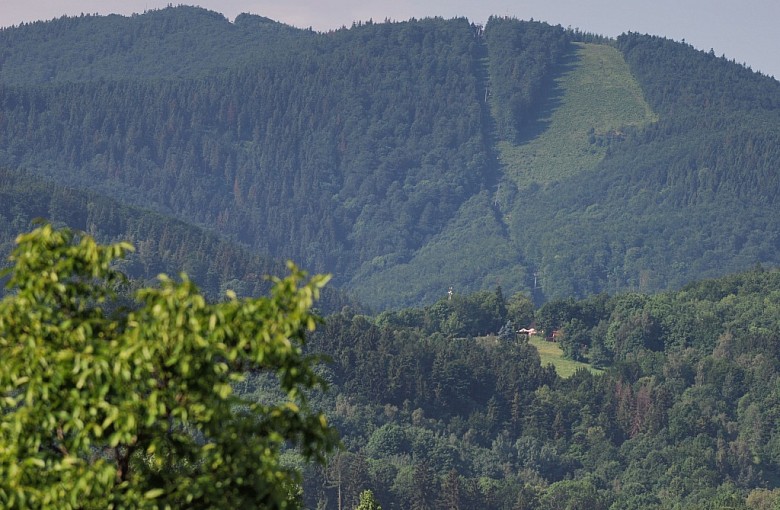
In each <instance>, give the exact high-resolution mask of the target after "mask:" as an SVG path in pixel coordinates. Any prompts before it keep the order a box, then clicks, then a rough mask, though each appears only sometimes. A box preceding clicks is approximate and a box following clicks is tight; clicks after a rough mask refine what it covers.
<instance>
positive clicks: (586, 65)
mask: <svg viewBox="0 0 780 510" xmlns="http://www.w3.org/2000/svg"><path fill="white" fill-rule="evenodd" d="M562 68H563V71H562V72H561V73H560V74H558V76H557V77H556V78H555V79H554V82H553V86H552V89H551V92H550V94H549V96H548V98H547V100H546V102H545V103H544V105H543V106H542V108H541V110H540V113H539V116H538V118H537V119H536V120H535V121H534V123H533V124H532V125H530V126H529V127H528V128H527V132H526V137H527V138H528V141H527V142H525V143H522V144H519V145H515V144H512V143H510V142H507V141H500V142H499V143H498V149H499V153H500V156H499V157H500V160H501V163H502V165H503V166H504V173H505V175H506V177H507V178H509V179H510V180H511V181H513V182H514V183H515V184H516V185H517V186H518V187H519V188H522V187H525V186H528V185H529V184H531V183H533V182H536V183H540V184H545V183H549V182H552V181H555V180H559V179H562V178H565V177H568V176H571V175H574V174H576V173H579V172H581V171H583V170H587V169H589V168H593V167H594V166H595V165H596V164H598V163H599V161H601V160H602V159H603V158H604V155H605V154H606V150H607V145H606V143H602V144H599V143H598V141H599V140H604V139H608V138H609V137H613V136H618V137H619V136H620V129H621V128H622V127H624V126H641V125H645V124H649V123H651V122H654V121H655V120H657V118H656V116H655V114H654V113H653V111H652V110H651V108H650V106H649V105H648V104H647V102H646V101H645V99H644V96H643V93H642V90H641V88H640V86H639V84H638V83H637V81H636V80H635V79H634V77H633V76H632V74H631V72H630V70H629V68H628V65H627V64H626V62H625V61H624V60H623V55H622V54H621V53H620V52H619V51H618V50H617V49H615V48H613V47H612V46H607V45H603V44H583V43H577V44H575V45H574V50H573V52H572V55H571V56H570V57H569V59H568V61H567V62H565V63H564V64H563V65H562ZM594 139H595V140H596V142H595V143H592V142H593V141H594Z"/></svg>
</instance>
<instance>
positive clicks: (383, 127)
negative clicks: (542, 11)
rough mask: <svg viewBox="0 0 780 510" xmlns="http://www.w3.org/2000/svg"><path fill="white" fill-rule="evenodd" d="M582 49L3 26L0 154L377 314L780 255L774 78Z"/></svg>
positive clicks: (249, 28)
mask: <svg viewBox="0 0 780 510" xmlns="http://www.w3.org/2000/svg"><path fill="white" fill-rule="evenodd" d="M579 39H584V37H583V36H582V35H581V34H578V33H574V32H569V31H566V30H564V29H562V28H561V27H552V26H549V25H547V24H544V23H539V22H522V21H518V20H515V19H509V18H491V20H490V22H489V23H488V25H487V26H486V27H485V29H484V30H482V29H481V28H480V27H477V26H475V25H472V24H470V23H469V22H468V21H467V20H465V19H454V20H442V19H427V20H413V21H410V22H404V23H382V24H374V23H367V24H357V25H355V26H354V27H353V28H351V29H349V30H346V29H344V30H339V31H336V32H333V33H329V34H315V33H313V32H310V31H303V30H296V29H293V28H290V27H285V26H283V25H280V24H278V23H274V22H272V21H270V20H267V19H265V18H261V17H256V16H241V17H239V18H238V19H237V20H236V22H235V23H229V22H227V20H225V19H224V18H223V17H221V16H219V15H216V14H214V13H210V12H208V11H205V10H202V9H195V8H188V7H180V8H170V9H164V10H162V11H153V12H150V13H147V14H144V15H140V16H135V17H132V18H123V17H119V16H116V17H91V16H85V17H83V18H63V19H60V20H55V21H53V22H48V23H36V24H32V25H25V26H23V27H16V28H11V29H6V30H3V31H2V32H0V63H1V65H0V165H2V166H3V167H5V168H8V169H11V170H12V171H14V172H16V171H23V172H26V173H29V174H30V175H32V176H34V178H35V179H38V180H42V181H46V182H51V183H54V184H56V185H57V186H61V187H67V188H68V189H71V190H76V191H75V192H76V193H86V194H89V193H93V194H96V195H98V196H103V197H106V198H107V199H110V200H112V201H114V202H115V203H118V204H123V205H125V206H128V207H132V208H140V209H143V210H149V211H154V212H155V213H157V214H158V215H161V217H165V218H168V219H171V220H175V221H179V222H184V223H186V224H188V225H190V226H194V227H197V228H198V229H203V230H206V231H209V232H211V233H212V234H213V235H215V236H218V237H219V238H220V239H221V241H222V242H225V243H227V244H229V245H232V246H235V247H236V249H240V250H247V251H248V252H250V253H257V254H261V255H262V256H264V257H268V258H269V259H273V260H282V259H287V258H291V259H293V260H295V261H297V262H299V263H300V264H302V265H303V266H304V267H306V268H307V269H310V270H313V271H327V272H333V273H334V274H335V284H336V285H337V286H340V287H343V288H346V289H348V290H350V291H352V292H354V293H355V294H357V295H359V296H360V297H361V299H363V300H365V301H366V302H367V303H368V304H370V305H372V306H374V307H377V308H382V307H388V306H405V305H410V304H420V303H426V302H430V301H431V300H435V299H437V298H438V297H440V296H442V295H444V294H445V293H446V292H447V289H448V288H449V287H450V286H453V287H454V288H455V289H456V290H457V291H458V292H469V291H474V290H478V289H480V288H484V287H492V286H494V285H496V284H497V283H500V285H501V286H502V287H503V288H504V290H505V291H506V292H507V293H514V292H516V291H526V292H533V294H534V297H535V298H536V299H537V300H545V299H549V298H554V297H560V296H567V295H575V296H583V295H587V294H591V293H597V292H602V291H609V292H615V291H619V290H623V289H632V288H641V289H646V290H658V289H665V288H669V287H676V286H679V285H681V284H683V283H685V282H686V281H689V280H691V279H695V278H698V277H701V276H711V275H717V274H722V273H723V272H725V271H732V270H737V269H743V268H746V267H749V266H752V265H754V264H755V263H764V264H770V265H774V264H778V263H780V255H778V253H780V250H778V249H777V248H778V247H779V246H780V245H779V244H778V243H779V242H780V241H778V239H780V226H779V225H778V224H777V221H776V220H775V217H776V216H777V215H776V214H775V213H774V211H775V210H776V208H777V205H778V204H777V202H776V201H777V198H776V197H777V191H778V186H780V184H778V182H779V181H780V178H778V170H777V169H778V167H779V166H780V164H779V163H778V162H780V154H778V149H777V147H778V146H780V143H778V141H780V139H779V138H778V126H780V122H779V121H778V104H780V84H779V83H778V82H777V81H775V80H772V79H769V78H766V77H762V76H760V75H757V74H755V73H752V72H750V71H748V70H746V69H744V68H742V67H741V66H738V65H736V64H735V63H732V62H727V61H725V60H723V59H718V58H716V57H714V55H709V54H706V53H702V52H698V51H695V50H694V49H693V48H691V47H689V46H686V45H684V44H679V43H675V42H672V41H668V40H664V39H659V38H653V37H650V36H639V35H636V34H627V35H625V36H623V37H621V38H619V39H618V40H616V41H605V40H600V41H598V43H593V42H592V38H590V39H591V42H588V43H585V42H582V41H579ZM79 190H80V191H79ZM534 275H535V276H534ZM535 281H536V286H535V284H534V282H535Z"/></svg>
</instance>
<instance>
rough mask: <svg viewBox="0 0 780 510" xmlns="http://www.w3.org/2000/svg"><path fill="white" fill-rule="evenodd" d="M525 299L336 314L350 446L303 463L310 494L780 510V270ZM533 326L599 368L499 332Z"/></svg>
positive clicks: (332, 395)
mask: <svg viewBox="0 0 780 510" xmlns="http://www.w3.org/2000/svg"><path fill="white" fill-rule="evenodd" d="M529 304H530V301H529V298H528V297H527V296H525V295H522V294H520V295H515V296H511V297H509V298H506V299H505V298H504V297H503V295H502V292H501V289H500V288H499V289H496V290H494V291H482V292H478V293H475V294H470V295H465V296H457V295H456V296H453V298H452V299H443V300H441V301H439V302H437V303H435V304H432V305H430V306H427V307H424V308H414V309H403V310H399V311H396V312H384V313H382V314H380V315H377V316H364V315H359V314H353V313H350V312H349V311H344V312H343V313H339V314H336V315H333V316H330V317H328V318H327V319H326V322H325V324H324V325H323V326H322V327H321V328H319V330H318V331H317V332H316V334H315V335H314V337H313V338H312V340H311V344H310V348H311V349H312V350H314V351H317V352H324V353H326V354H327V355H329V357H330V358H331V363H329V364H327V365H325V367H324V369H323V370H324V372H323V373H324V374H325V375H326V377H327V378H328V379H329V380H330V382H331V387H330V390H329V391H328V392H327V393H326V394H324V396H322V397H321V398H322V400H321V405H323V407H324V408H325V409H327V410H328V414H329V416H331V418H332V419H334V420H335V423H336V424H337V426H338V428H339V430H340V431H341V433H342V440H343V443H344V446H345V449H344V451H343V452H342V453H340V454H339V455H337V456H336V457H335V458H333V459H331V462H330V463H329V465H328V466H327V468H324V469H318V468H310V469H309V470H308V472H307V476H306V484H305V488H304V493H305V498H306V501H307V506H308V507H310V508H337V505H336V502H337V501H338V499H339V493H340V494H341V496H340V497H341V501H342V505H343V506H342V508H353V505H355V504H356V503H357V498H358V495H359V494H360V493H361V492H362V491H363V490H366V489H369V490H372V492H373V493H374V494H375V496H376V497H377V500H378V501H379V502H380V503H381V505H382V508H387V509H393V508H399V509H400V508H418V509H422V508H431V509H433V508H436V509H438V508H442V509H457V508H462V509H466V508H477V507H480V508H488V509H550V510H554V509H561V508H592V509H594V510H598V509H621V510H625V509H637V510H638V509H653V508H656V509H661V508H664V509H668V508H679V509H702V510H703V509H711V508H719V509H720V508H734V509H769V508H777V506H776V505H778V504H780V486H779V485H778V484H779V483H780V476H779V475H780V449H778V445H780V442H779V441H780V428H779V426H778V424H779V423H780V421H778V419H777V407H776V406H777V399H778V381H780V351H778V345H780V336H779V335H780V322H778V321H780V272H778V271H776V270H775V271H769V270H764V269H762V268H755V269H753V270H751V271H749V272H746V273H739V274H735V275H731V276H727V277H724V278H721V279H718V280H704V281H701V282H696V283H692V284H689V285H687V286H685V287H684V288H683V289H681V290H680V291H675V292H667V293H661V294H655V295H648V294H640V293H621V294H616V295H612V296H609V295H606V294H601V295H597V296H593V297H591V298H588V299H583V300H574V299H566V300H558V301H551V302H548V303H546V304H545V305H543V306H542V307H540V308H537V309H536V310H534V309H533V307H532V306H531V307H530V308H529ZM530 320H535V321H536V325H537V327H540V328H541V327H544V328H546V331H548V332H549V331H551V330H553V329H555V330H558V331H559V332H560V334H559V335H558V342H560V343H561V344H562V345H563V348H564V351H565V352H567V353H568V355H569V356H574V357H579V358H581V359H584V360H588V361H591V362H592V363H594V364H598V365H599V366H602V367H604V368H605V370H604V371H603V372H601V373H598V374H597V373H594V372H592V371H589V370H586V369H581V370H580V371H578V372H576V373H575V374H574V375H573V376H571V377H569V378H566V379H564V378H561V377H559V376H558V375H556V373H555V370H554V369H553V368H552V366H549V365H548V366H542V365H541V363H540V359H539V354H538V353H537V351H536V349H535V348H534V347H533V346H531V345H530V344H529V343H528V340H527V339H526V337H525V336H516V334H515V332H514V331H515V328H503V327H502V324H506V322H512V323H514V324H526V322H524V321H530ZM454 324H457V325H458V326H457V327H456V328H453V325H454ZM486 331H490V332H493V333H492V334H489V335H485V334H484V332H486ZM480 332H482V333H480ZM258 388H262V385H259V386H258ZM256 391H260V390H256ZM773 505H774V506H773Z"/></svg>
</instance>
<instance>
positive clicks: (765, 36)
mask: <svg viewBox="0 0 780 510" xmlns="http://www.w3.org/2000/svg"><path fill="white" fill-rule="evenodd" d="M168 3H169V2H167V1H158V0H0V26H2V27H5V26H10V25H16V24H19V23H21V22H27V21H36V20H48V19H52V18H55V17H59V16H62V15H65V14H67V15H78V14H81V13H82V12H83V13H91V14H94V13H100V14H109V13H118V14H126V15H127V14H132V13H134V12H143V11H144V10H147V9H157V8H161V7H165V6H166V5H168ZM173 3H174V5H176V4H178V3H179V2H173ZM183 3H188V4H189V3H190V2H183ZM191 3H192V4H195V5H200V6H202V7H205V8H207V9H211V10H215V11H219V12H221V13H223V14H224V15H225V16H226V17H228V18H229V19H230V20H231V21H232V20H233V19H234V18H235V17H236V15H237V14H239V13H242V12H250V13H253V14H260V15H263V16H267V17H269V18H272V19H275V20H277V21H281V22H284V23H287V24H290V25H294V26H297V27H304V28H305V27H309V26H311V27H313V28H314V29H315V30H321V31H322V30H328V29H333V28H339V27H341V26H342V25H345V26H350V25H351V24H352V22H353V21H357V20H367V19H369V18H373V20H374V21H382V20H384V19H385V18H390V19H392V20H396V21H402V20H407V19H409V18H411V17H416V18H422V17H426V16H442V17H445V18H452V17H455V16H466V17H467V18H469V19H470V20H471V21H474V22H477V23H484V22H485V21H486V20H487V18H488V16H490V15H491V14H497V15H501V16H504V15H509V16H516V17H518V18H520V19H529V18H533V19H536V20H541V21H546V22H548V23H551V24H554V25H557V24H560V25H563V26H564V27H569V26H570V27H572V28H580V29H581V30H584V31H588V32H594V33H597V34H602V35H607V36H617V35H619V34H621V33H623V32H627V31H633V32H641V33H649V34H653V35H660V36H665V37H669V38H671V39H674V40H677V41H681V40H683V39H684V40H685V41H686V42H688V43H690V44H692V45H693V46H694V47H696V48H698V49H702V50H707V51H709V50H710V49H714V50H715V53H716V54H717V55H718V56H720V55H723V54H725V55H726V57H727V58H729V59H735V60H736V61H737V62H739V63H746V64H747V65H749V66H750V67H751V68H753V69H754V70H756V71H761V72H763V73H764V74H768V75H771V76H775V77H776V78H778V79H780V37H778V35H777V25H778V23H780V0H416V1H413V0H389V1H388V0H198V1H192V2H191Z"/></svg>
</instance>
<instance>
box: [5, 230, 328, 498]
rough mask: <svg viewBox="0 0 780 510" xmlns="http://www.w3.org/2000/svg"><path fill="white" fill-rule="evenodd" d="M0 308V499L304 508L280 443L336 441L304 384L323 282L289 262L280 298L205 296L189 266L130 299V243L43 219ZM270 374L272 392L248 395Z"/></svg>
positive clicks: (308, 379) (308, 382) (21, 241)
mask: <svg viewBox="0 0 780 510" xmlns="http://www.w3.org/2000/svg"><path fill="white" fill-rule="evenodd" d="M17 245H18V246H17V248H16V249H15V251H14V253H13V255H12V257H11V260H12V262H13V263H14V266H13V268H12V269H11V271H10V278H9V282H8V285H9V286H10V287H11V288H12V289H13V291H12V293H10V294H9V295H7V296H6V297H5V298H4V299H3V300H2V301H1V302H0V360H2V361H1V362H0V363H1V368H0V398H1V400H0V506H3V507H5V508H58V509H62V508H110V507H118V508H122V507H125V508H127V507H129V508H183V507H187V508H214V507H227V508H244V507H247V505H251V506H253V507H256V506H258V505H260V506H262V507H264V508H294V507H296V506H297V502H298V499H299V496H298V493H299V491H298V490H297V489H296V487H297V484H298V483H299V479H300V475H299V473H297V472H296V471H295V470H293V469H291V468H287V467H285V466H284V465H283V464H282V463H281V461H280V453H281V452H282V450H283V448H286V447H287V446H290V445H294V446H296V447H297V448H298V449H299V451H300V453H301V454H302V456H303V457H304V458H305V459H307V460H314V461H324V457H325V455H326V454H327V453H328V452H329V451H331V450H332V449H333V448H334V447H335V445H336V444H337V440H336V434H335V430H334V429H333V428H332V427H331V426H330V425H329V424H328V422H327V420H326V419H325V416H324V415H322V414H321V413H319V412H317V411H315V410H313V409H311V407H310V405H309V404H308V398H307V396H306V390H308V389H311V388H316V387H319V386H321V385H322V380H321V379H320V377H319V376H318V375H317V374H316V372H315V370H314V365H315V358H313V357H311V356H308V355H304V354H303V348H304V344H305V334H306V331H308V330H312V329H313V328H314V327H315V325H316V323H317V317H316V316H314V315H313V314H312V313H311V311H310V308H311V306H312V305H313V303H314V301H315V299H316V298H317V297H318V295H319V290H320V288H321V287H322V286H323V285H324V284H325V283H326V281H327V280H328V277H327V276H322V275H318V276H314V277H312V278H311V279H310V280H308V281H304V280H305V278H306V276H305V274H304V273H303V272H301V271H300V270H298V269H297V268H296V267H295V266H294V265H293V264H291V263H290V264H289V270H290V274H289V275H288V276H287V277H286V278H283V279H274V280H273V288H272V291H271V295H270V297H259V298H246V299H241V300H239V299H237V298H236V296H235V294H232V293H230V292H229V293H228V296H227V299H226V300H224V301H222V302H219V303H208V302H207V301H206V300H205V299H204V297H203V296H202V295H201V294H200V293H199V291H198V289H197V287H196V286H195V285H194V284H193V283H192V282H191V281H190V280H189V279H188V278H187V276H186V275H184V274H182V275H181V279H180V281H175V280H173V279H171V278H169V277H167V276H164V275H161V276H160V277H159V285H158V286H156V287H153V288H144V289H142V290H140V291H138V292H137V293H136V295H135V298H134V300H132V301H130V300H127V299H122V298H121V297H120V296H119V294H118V293H117V289H118V288H119V287H120V286H121V285H122V282H123V277H122V275H121V274H120V273H119V272H117V271H116V270H115V269H113V264H114V263H115V261H116V260H117V259H119V258H121V257H122V256H123V255H124V254H126V253H128V252H129V251H131V250H132V249H133V248H132V246H131V245H129V244H128V243H117V244H113V245H100V244H97V243H96V242H95V240H94V239H93V238H91V237H90V236H88V235H84V234H76V233H74V232H73V231H70V230H67V229H62V230H58V229H55V228H53V227H52V226H51V225H48V224H46V225H43V226H41V227H39V228H37V229H35V230H34V231H32V232H30V233H27V234H23V235H21V236H19V238H18V239H17ZM250 372H252V373H268V374H273V375H274V376H275V377H276V380H277V382H278V387H279V388H280V389H281V390H282V391H281V392H280V397H279V398H277V399H275V400H274V401H269V402H258V401H252V400H250V399H248V398H242V397H241V396H240V395H237V393H236V392H234V385H235V384H236V383H238V382H240V381H242V380H243V379H244V377H245V374H247V373H250Z"/></svg>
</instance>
